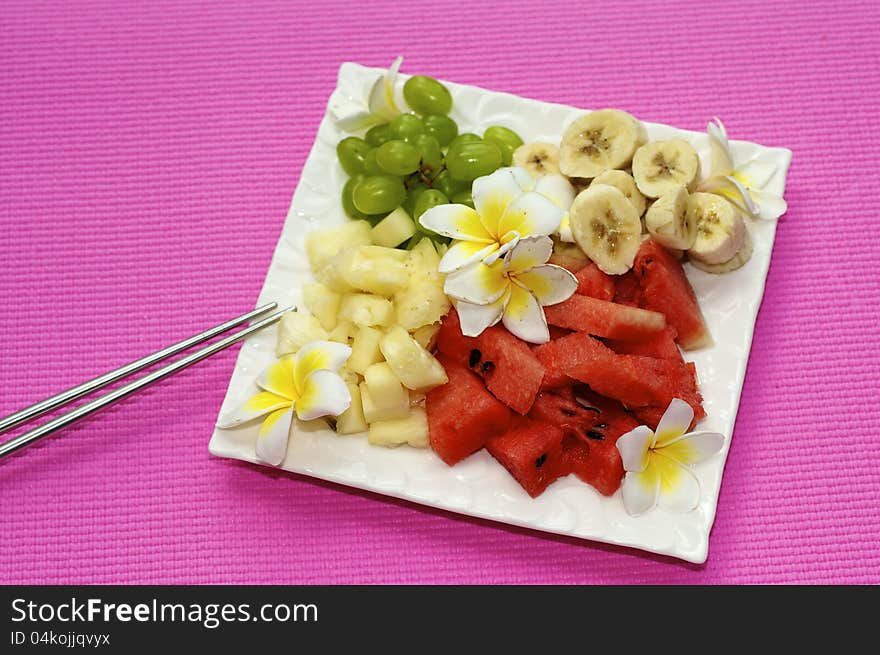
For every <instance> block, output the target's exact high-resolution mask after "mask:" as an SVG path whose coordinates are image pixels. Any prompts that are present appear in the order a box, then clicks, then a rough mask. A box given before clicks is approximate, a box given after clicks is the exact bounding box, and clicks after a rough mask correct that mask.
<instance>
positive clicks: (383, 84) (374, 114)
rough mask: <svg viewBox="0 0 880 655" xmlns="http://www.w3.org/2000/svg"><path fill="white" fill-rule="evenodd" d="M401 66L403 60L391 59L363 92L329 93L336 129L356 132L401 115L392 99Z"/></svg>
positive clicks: (341, 91)
mask: <svg viewBox="0 0 880 655" xmlns="http://www.w3.org/2000/svg"><path fill="white" fill-rule="evenodd" d="M402 63H403V57H398V58H397V59H395V60H394V63H392V64H391V67H390V68H389V69H388V71H387V72H386V73H385V74H384V75H382V76H381V77H379V78H378V79H375V80H370V81H369V82H368V83H367V85H366V88H364V89H357V90H355V91H348V90H342V89H340V90H338V91H337V92H336V93H334V94H333V97H331V98H330V113H332V114H333V117H334V118H335V119H336V124H337V125H338V126H339V127H340V129H342V130H345V131H346V132H357V131H358V130H363V129H367V128H369V127H372V126H374V125H379V124H380V123H388V122H390V121H392V120H393V119H394V118H396V117H397V116H400V114H402V113H403V111H402V110H401V109H400V108H399V107H398V106H397V101H396V100H395V98H394V92H395V87H396V84H397V72H398V71H399V70H400V65H401V64H402Z"/></svg>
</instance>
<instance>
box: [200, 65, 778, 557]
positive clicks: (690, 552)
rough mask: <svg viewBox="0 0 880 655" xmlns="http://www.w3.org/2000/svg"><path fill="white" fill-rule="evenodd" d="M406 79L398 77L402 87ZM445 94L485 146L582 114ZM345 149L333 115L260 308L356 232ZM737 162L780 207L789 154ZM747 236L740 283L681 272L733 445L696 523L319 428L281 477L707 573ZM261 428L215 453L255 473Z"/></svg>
mask: <svg viewBox="0 0 880 655" xmlns="http://www.w3.org/2000/svg"><path fill="white" fill-rule="evenodd" d="M380 72H382V71H380V70H379V69H371V68H365V67H362V66H360V65H357V64H352V63H345V64H343V65H342V66H341V67H340V69H339V80H338V85H339V89H362V88H363V87H364V81H365V80H366V79H367V78H369V77H373V76H376V75H377V74H378V73H380ZM406 77H407V76H401V77H400V78H399V80H398V85H402V83H403V81H404V80H405V79H406ZM445 84H446V85H447V86H448V87H449V89H450V90H451V91H452V95H453V98H454V109H453V112H452V117H453V118H454V119H455V120H456V121H457V122H458V124H459V127H460V129H461V131H462V132H465V131H469V132H477V133H482V130H483V129H485V127H487V126H489V125H493V124H500V125H506V126H508V127H510V128H512V129H514V130H515V131H516V132H518V133H519V134H520V135H521V136H522V138H523V139H524V140H525V141H526V142H529V141H536V140H540V141H550V142H556V143H558V142H559V139H560V138H561V135H562V132H563V131H564V129H565V127H567V126H568V124H569V123H571V122H572V121H573V120H574V119H575V118H576V117H578V116H579V115H581V114H583V113H584V112H585V110H584V109H577V108H574V107H567V106H564V105H556V104H550V103H546V102H539V101H537V100H531V99H527V98H521V97H518V96H513V95H510V94H506V93H498V92H494V91H487V90H484V89H480V88H477V87H473V86H464V85H460V84H454V83H450V82H445ZM708 118H709V117H707V119H708ZM645 125H646V127H647V129H648V134H649V137H650V139H651V140H656V139H665V138H672V137H678V138H682V139H685V140H687V141H690V142H691V143H692V144H693V145H694V147H696V149H697V151H698V152H699V153H700V156H701V157H702V158H703V161H704V162H706V157H707V156H708V147H709V146H708V138H707V137H706V135H705V134H701V133H697V132H690V131H685V130H679V129H676V128H673V127H669V126H666V125H660V124H655V123H645ZM343 136H344V134H343V133H342V132H340V131H339V130H338V129H337V128H336V126H335V125H334V122H333V120H332V117H331V116H329V115H328V114H325V116H324V119H323V120H322V121H321V125H320V128H319V130H318V137H317V139H316V140H315V144H314V146H313V147H312V151H311V153H310V154H309V157H308V159H307V161H306V163H305V166H304V167H303V170H302V175H301V178H300V183H299V186H298V187H297V189H296V192H295V193H294V195H293V201H292V202H291V206H290V211H289V212H288V215H287V220H286V221H285V223H284V228H283V230H282V233H281V238H280V239H279V241H278V245H277V247H276V249H275V253H274V257H273V259H272V263H271V265H270V267H269V271H268V273H267V275H266V281H265V284H264V285H263V290H262V292H261V294H260V298H259V303H260V304H262V303H266V302H270V301H273V300H274V301H277V302H278V303H279V304H280V305H282V306H283V305H298V304H300V303H301V302H302V294H301V288H302V285H303V284H304V283H306V282H309V281H311V280H312V276H311V273H310V271H309V267H308V262H307V259H306V255H305V250H304V237H305V234H306V232H308V231H309V230H312V229H315V228H319V227H320V228H323V227H328V226H333V225H338V224H341V223H343V222H344V221H347V220H348V218H347V217H346V216H345V214H344V212H343V210H342V205H341V202H340V200H339V197H340V191H341V189H342V186H343V184H344V182H345V179H346V175H345V173H344V172H343V170H342V168H341V166H340V165H339V163H338V161H337V160H336V144H337V143H338V141H339V140H340V139H341V138H342V137H343ZM731 149H732V151H733V155H734V158H735V160H736V161H745V160H747V159H750V158H752V157H754V156H756V155H758V154H763V155H764V156H765V157H770V158H772V160H773V161H774V162H775V163H776V164H777V166H778V169H777V172H776V174H775V176H774V178H773V179H772V180H771V181H770V183H769V185H768V186H767V187H766V188H767V190H769V191H772V192H774V193H777V194H780V195H781V194H782V192H783V190H784V187H785V177H786V173H787V171H788V166H789V163H790V162H791V151H789V150H787V149H784V148H766V147H764V146H760V145H757V144H754V143H747V142H743V141H732V142H731ZM750 228H751V233H752V238H753V241H754V254H753V256H752V258H751V260H750V261H749V262H748V264H746V265H745V266H744V267H743V268H741V269H740V270H738V271H735V272H733V273H729V274H726V275H720V276H715V275H710V274H707V273H703V272H701V271H698V270H696V269H694V268H692V267H691V266H689V265H686V266H685V268H686V271H687V275H688V277H689V278H690V280H691V283H692V284H693V287H694V290H695V291H696V294H697V297H698V299H699V302H700V307H701V308H702V310H703V313H704V315H705V318H706V321H707V323H708V326H709V329H710V331H711V333H712V336H713V338H714V340H715V345H714V346H713V347H712V348H709V349H705V350H702V351H698V352H694V353H686V357H687V358H688V359H691V360H692V361H694V362H695V363H696V366H697V372H698V375H699V379H700V387H701V391H702V393H703V397H704V406H705V409H706V412H707V414H708V416H707V418H706V419H704V420H703V421H702V422H701V423H700V429H703V430H712V431H716V432H720V433H722V434H724V435H725V436H726V437H727V438H726V439H725V444H724V448H723V450H722V452H721V453H720V454H719V455H717V456H715V457H714V458H712V459H710V460H709V461H707V462H705V463H703V464H701V465H700V466H699V468H698V469H697V475H698V477H699V479H700V482H701V485H702V489H703V494H702V499H701V501H700V504H699V506H698V507H697V508H696V509H695V510H694V511H692V512H689V513H687V514H675V513H671V512H668V511H666V510H664V509H662V508H658V509H655V510H653V511H651V512H649V513H647V514H645V515H643V516H640V517H638V518H634V517H631V516H629V515H628V514H627V513H626V511H625V509H624V507H623V502H622V501H621V497H620V492H619V491H618V492H617V493H616V494H615V495H614V496H611V497H604V496H602V495H600V494H599V493H598V492H596V491H594V490H593V488H592V487H590V486H588V485H586V484H584V483H583V482H581V481H580V480H578V479H576V478H575V477H574V476H573V475H570V476H568V477H567V478H563V479H561V480H558V481H556V482H555V483H553V484H552V485H551V486H550V487H549V488H548V489H547V490H546V491H545V492H544V493H543V494H542V495H541V496H540V497H538V498H536V499H532V498H530V497H529V496H528V494H526V492H525V491H523V490H522V488H521V487H520V486H519V484H517V482H516V481H515V480H514V479H513V478H512V477H511V476H510V475H509V474H508V473H507V471H506V470H505V469H504V468H503V467H502V466H501V465H500V464H498V463H497V462H496V461H495V460H494V459H493V458H492V457H491V456H490V455H489V454H488V453H487V452H486V451H485V450H483V451H480V452H479V453H476V454H475V455H473V456H471V457H469V458H468V459H466V460H465V461H463V462H461V463H459V464H457V465H456V466H454V467H449V466H447V465H446V464H444V463H443V462H442V461H441V460H440V459H439V458H438V457H437V456H436V455H434V454H433V453H432V452H431V451H430V450H418V449H414V448H410V447H408V446H403V447H400V448H397V449H386V448H379V447H374V446H369V445H368V444H367V440H366V437H365V436H348V437H340V436H337V435H336V433H335V432H333V431H332V430H331V429H330V428H329V427H328V426H327V425H326V424H324V423H323V422H321V421H313V422H311V423H309V424H299V425H298V426H297V428H296V431H295V434H294V437H293V438H292V439H291V441H290V446H289V449H288V452H287V457H286V458H285V460H284V462H283V464H282V468H284V469H285V470H287V471H292V472H295V473H301V474H304V475H308V476H312V477H315V478H321V479H323V480H329V481H331V482H337V483H340V484H344V485H348V486H351V487H357V488H361V489H368V490H370V491H374V492H378V493H381V494H386V495H389V496H395V497H398V498H404V499H406V500H410V501H413V502H416V503H421V504H424V505H430V506H433V507H439V508H443V509H446V510H450V511H453V512H458V513H461V514H468V515H471V516H477V517H481V518H485V519H491V520H494V521H500V522H504V523H509V524H513V525H518V526H524V527H527V528H533V529H535V530H542V531H546V532H552V533H558V534H564V535H570V536H573V537H580V538H584V539H591V540H595V541H601V542H606V543H612V544H620V545H624V546H631V547H634V548H640V549H643V550H646V551H651V552H655V553H662V554H666V555H672V556H674V557H678V558H681V559H684V560H687V561H690V562H697V563H701V562H704V561H705V560H706V557H707V553H708V541H709V531H710V529H711V527H712V523H713V521H714V518H715V508H716V504H717V500H718V492H719V489H720V486H721V476H722V473H723V471H724V463H725V460H726V459H727V453H728V451H729V447H730V437H731V435H732V432H733V426H734V422H735V420H736V412H737V408H738V406H739V397H740V393H741V391H742V385H743V378H744V376H745V370H746V364H747V362H748V358H749V349H750V348H751V343H752V334H753V331H754V326H755V319H756V317H757V313H758V308H759V306H760V304H761V297H762V296H763V294H764V281H765V279H766V276H767V270H768V267H769V265H770V255H771V251H772V248H773V240H774V237H775V234H776V224H775V223H774V222H763V221H757V222H755V221H753V222H751V224H750ZM276 336H277V327H271V328H267V329H265V330H263V331H262V332H260V333H258V334H256V335H254V336H252V337H251V338H250V339H248V340H247V341H246V342H245V343H244V345H243V346H242V349H241V352H240V354H239V356H238V359H237V361H236V364H235V369H234V370H233V373H232V378H231V379H230V382H229V388H228V390H227V393H226V398H225V400H224V403H223V407H222V409H221V412H225V411H229V410H231V409H232V408H233V407H234V406H236V405H238V404H239V403H241V402H242V401H243V400H244V399H245V398H246V397H247V396H249V395H251V394H253V393H254V392H255V391H256V386H255V384H254V380H255V378H256V376H257V374H258V373H259V372H260V371H261V370H262V369H263V368H265V367H266V366H267V365H268V364H270V363H271V362H272V361H273V359H274V357H275V340H276ZM257 429H258V424H252V425H250V426H244V427H242V428H239V429H235V430H219V429H216V430H215V431H214V434H213V436H212V438H211V442H210V445H209V449H210V452H211V453H212V454H214V455H216V456H219V457H230V458H235V459H240V460H244V461H248V462H254V463H258V464H259V463H260V462H258V461H257V458H256V454H255V451H254V449H255V443H256V435H257Z"/></svg>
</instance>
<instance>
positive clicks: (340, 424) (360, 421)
mask: <svg viewBox="0 0 880 655" xmlns="http://www.w3.org/2000/svg"><path fill="white" fill-rule="evenodd" d="M345 386H347V387H348V393H350V394H351V406H349V408H348V409H347V410H345V411H344V412H342V414H340V415H339V418H337V419H336V433H337V434H354V433H356V432H366V431H367V429H368V428H369V427H370V426H369V425H367V420H366V419H365V418H364V408H363V405H362V404H361V391H360V388H359V387H358V385H357V384H356V383H351V382H346V383H345Z"/></svg>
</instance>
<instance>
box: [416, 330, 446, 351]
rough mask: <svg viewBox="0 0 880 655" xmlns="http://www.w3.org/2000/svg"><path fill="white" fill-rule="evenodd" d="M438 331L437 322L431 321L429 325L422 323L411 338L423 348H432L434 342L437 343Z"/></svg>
mask: <svg viewBox="0 0 880 655" xmlns="http://www.w3.org/2000/svg"><path fill="white" fill-rule="evenodd" d="M439 331H440V324H439V323H431V325H423V326H422V327H420V328H419V329H417V330H416V331H415V332H413V335H412V337H413V339H415V340H416V341H417V342H418V344H419V345H420V346H421V347H422V348H424V349H425V350H428V351H430V350H432V349H433V348H434V344H436V343H437V333H438V332H439Z"/></svg>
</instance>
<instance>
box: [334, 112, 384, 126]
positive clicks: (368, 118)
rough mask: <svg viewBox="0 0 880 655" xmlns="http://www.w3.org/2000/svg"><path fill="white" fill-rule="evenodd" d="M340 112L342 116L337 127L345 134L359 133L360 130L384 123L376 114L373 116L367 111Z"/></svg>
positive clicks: (337, 120) (337, 121) (337, 122)
mask: <svg viewBox="0 0 880 655" xmlns="http://www.w3.org/2000/svg"><path fill="white" fill-rule="evenodd" d="M338 112H339V113H338V115H339V116H341V118H337V119H336V125H337V126H338V127H339V129H341V130H343V131H344V132H359V131H360V130H366V129H369V128H371V127H373V126H374V125H378V124H379V123H381V122H382V119H381V118H379V117H378V116H376V115H375V114H371V113H370V112H369V110H367V109H361V110H351V109H349V110H348V111H347V112H346V110H345V109H339V110H338ZM343 112H345V113H343Z"/></svg>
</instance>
